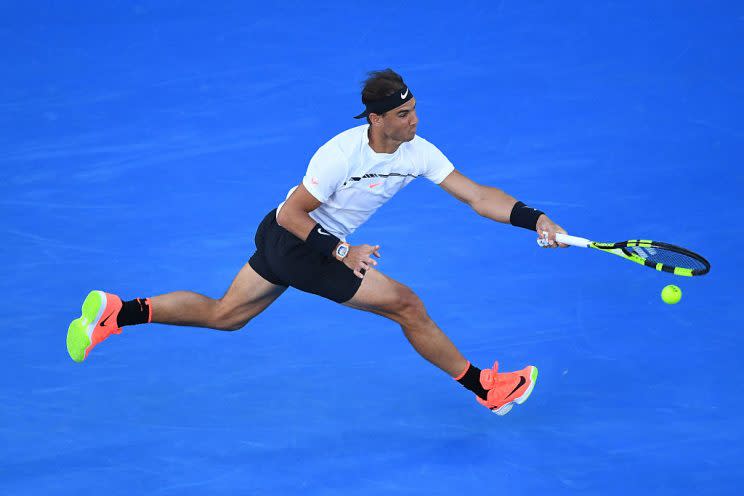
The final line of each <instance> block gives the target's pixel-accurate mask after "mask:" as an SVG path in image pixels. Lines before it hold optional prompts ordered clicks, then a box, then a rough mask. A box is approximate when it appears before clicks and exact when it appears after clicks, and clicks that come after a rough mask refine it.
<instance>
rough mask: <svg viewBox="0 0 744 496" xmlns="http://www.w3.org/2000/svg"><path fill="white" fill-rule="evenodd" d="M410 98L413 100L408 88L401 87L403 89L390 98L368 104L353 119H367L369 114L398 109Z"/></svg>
mask: <svg viewBox="0 0 744 496" xmlns="http://www.w3.org/2000/svg"><path fill="white" fill-rule="evenodd" d="M411 98H413V93H411V90H409V89H408V86H403V89H401V90H400V91H396V92H395V93H393V94H392V95H390V96H386V97H385V98H383V99H382V100H377V101H376V102H369V103H368V104H367V105H366V107H367V108H366V109H365V110H364V112H362V113H361V114H359V115H357V116H354V119H361V118H362V117H367V116H368V115H369V114H384V113H385V112H387V111H388V110H393V109H394V108H397V107H400V106H401V105H403V104H404V103H406V102H407V101H408V100H410V99H411Z"/></svg>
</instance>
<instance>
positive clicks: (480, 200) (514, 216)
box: [439, 170, 567, 247]
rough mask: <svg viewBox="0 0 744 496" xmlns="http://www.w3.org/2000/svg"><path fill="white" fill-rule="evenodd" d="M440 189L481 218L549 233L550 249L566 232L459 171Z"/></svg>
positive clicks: (538, 213)
mask: <svg viewBox="0 0 744 496" xmlns="http://www.w3.org/2000/svg"><path fill="white" fill-rule="evenodd" d="M439 185H440V186H441V187H442V189H444V190H445V191H446V192H447V193H449V194H451V195H452V196H454V197H455V198H457V199H458V200H460V201H462V202H464V203H467V204H468V205H470V207H471V208H472V209H473V210H475V211H476V212H477V213H478V215H481V216H483V217H487V218H489V219H491V220H495V221H497V222H503V223H504V224H512V225H515V226H519V227H524V228H525V229H530V230H533V231H535V230H536V231H537V232H538V235H540V236H543V233H547V234H546V235H545V236H546V237H547V239H548V240H549V241H550V245H549V246H550V247H556V246H558V245H559V244H558V243H556V241H555V235H556V233H559V232H562V233H565V232H566V231H565V230H563V228H562V227H561V226H559V225H557V224H555V223H554V222H553V221H552V220H550V219H549V218H548V216H547V215H545V214H544V213H543V212H540V211H539V210H535V209H533V208H530V207H527V206H526V205H525V204H524V203H522V202H519V201H517V200H516V198H514V197H513V196H511V195H509V194H508V193H506V192H504V191H502V190H500V189H499V188H494V187H491V186H485V185H483V184H478V183H476V182H475V181H473V180H471V179H470V178H468V177H466V176H464V175H463V174H462V173H460V172H459V171H457V170H455V171H452V173H450V175H449V176H447V177H446V178H445V180H444V181H442V182H441V183H440V184H439ZM560 246H561V247H565V246H567V245H564V244H560Z"/></svg>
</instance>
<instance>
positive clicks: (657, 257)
mask: <svg viewBox="0 0 744 496" xmlns="http://www.w3.org/2000/svg"><path fill="white" fill-rule="evenodd" d="M555 240H556V241H557V242H559V243H563V244H566V245H570V246H578V247H581V248H594V249H596V250H599V251H603V252H605V253H612V254H614V255H618V256H620V257H622V258H624V259H626V260H631V261H633V262H635V263H637V264H641V265H645V266H646V267H651V268H652V269H656V270H660V271H663V272H669V273H672V274H675V275H678V276H702V275H704V274H707V273H708V271H709V270H710V263H708V261H707V260H706V259H704V258H703V257H701V256H700V255H698V254H697V253H693V252H691V251H690V250H686V249H684V248H681V247H679V246H675V245H670V244H669V243H662V242H661V241H651V240H648V239H631V240H628V241H620V242H618V243H598V242H596V241H591V240H588V239H585V238H579V237H577V236H569V235H568V234H563V233H557V234H556V235H555ZM537 244H539V245H540V246H546V245H547V244H548V241H547V240H546V239H544V238H539V239H538V240H537Z"/></svg>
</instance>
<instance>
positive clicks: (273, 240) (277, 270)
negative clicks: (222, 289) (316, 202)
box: [248, 209, 362, 303]
mask: <svg viewBox="0 0 744 496" xmlns="http://www.w3.org/2000/svg"><path fill="white" fill-rule="evenodd" d="M248 263H249V264H251V267H253V270H255V271H256V272H257V273H258V275H260V276H261V277H263V278H264V279H266V280H267V281H269V282H270V283H271V284H276V285H278V286H292V287H293V288H297V289H299V290H300V291H305V292H306V293H313V294H316V295H319V296H322V297H324V298H328V299H329V300H333V301H335V302H337V303H343V302H345V301H348V300H350V299H351V298H352V297H353V296H354V295H355V294H356V292H357V290H358V289H359V286H360V285H361V284H362V280H361V279H359V278H358V277H357V276H355V275H354V272H353V271H352V270H351V269H350V268H348V267H347V266H346V265H344V264H343V263H341V262H339V261H338V260H336V259H335V258H333V257H332V256H331V255H328V256H324V255H321V254H320V253H318V252H316V251H315V250H313V249H312V248H310V247H309V246H308V245H307V244H306V243H305V242H304V241H302V240H301V239H300V238H298V237H297V236H295V235H294V234H292V233H291V232H289V231H287V230H286V229H284V228H283V227H282V226H280V225H279V224H277V222H276V209H274V210H272V211H271V212H269V213H268V215H266V217H264V220H263V221H261V224H259V226H258V230H256V253H254V254H253V256H252V257H251V258H250V260H248Z"/></svg>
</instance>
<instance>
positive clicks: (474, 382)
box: [457, 363, 488, 400]
mask: <svg viewBox="0 0 744 496" xmlns="http://www.w3.org/2000/svg"><path fill="white" fill-rule="evenodd" d="M480 373H481V369H479V368H478V367H475V366H474V365H473V364H472V363H471V364H470V367H468V370H467V371H466V372H465V374H464V375H463V376H462V377H460V378H459V379H458V380H457V382H459V383H460V384H462V385H463V386H465V387H466V388H467V389H469V390H470V391H472V392H474V393H475V394H476V395H477V396H478V397H480V398H481V399H483V400H485V399H486V397H487V396H488V391H487V390H485V389H483V386H481V383H480Z"/></svg>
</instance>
